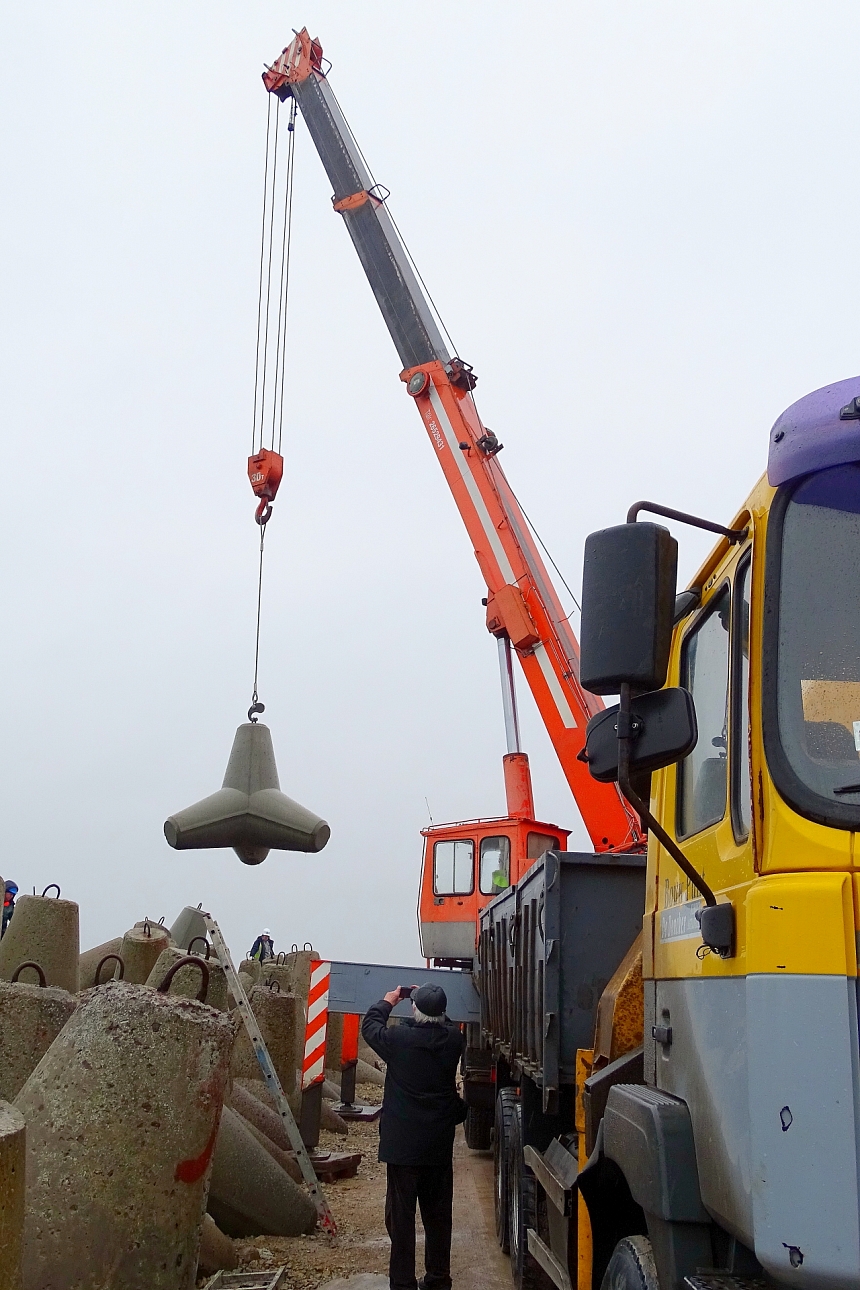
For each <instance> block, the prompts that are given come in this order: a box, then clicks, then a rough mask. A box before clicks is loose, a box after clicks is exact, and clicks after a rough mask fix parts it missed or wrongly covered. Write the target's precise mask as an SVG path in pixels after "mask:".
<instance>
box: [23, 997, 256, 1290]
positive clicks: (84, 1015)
mask: <svg viewBox="0 0 860 1290" xmlns="http://www.w3.org/2000/svg"><path fill="white" fill-rule="evenodd" d="M235 1033H236V1023H235V1022H234V1021H233V1019H232V1018H231V1017H229V1016H228V1015H227V1014H225V1013H221V1012H216V1011H215V1010H214V1009H212V1008H208V1007H206V1006H205V1005H204V1004H200V1003H196V1002H194V1001H193V1000H190V999H183V998H176V997H174V996H171V995H165V994H159V993H157V992H156V991H154V990H147V989H146V988H145V987H144V986H138V985H128V984H126V982H124V981H109V982H108V983H107V984H106V985H103V986H99V987H98V988H96V989H93V990H90V991H89V992H88V993H87V994H86V995H84V996H83V997H82V998H81V1000H80V1002H79V1004H78V1007H77V1009H76V1010H75V1012H74V1013H73V1015H72V1017H71V1018H70V1020H69V1022H68V1024H67V1025H66V1027H65V1029H64V1030H63V1031H62V1032H61V1034H60V1035H59V1036H58V1037H57V1039H55V1041H54V1043H53V1044H52V1045H51V1047H50V1048H49V1050H48V1052H47V1053H46V1054H45V1056H44V1057H43V1059H42V1061H41V1062H40V1063H39V1065H38V1067H37V1068H36V1070H35V1071H34V1072H33V1074H32V1075H31V1076H30V1078H29V1079H28V1081H27V1083H26V1084H25V1085H24V1087H23V1089H22V1090H21V1092H20V1093H19V1094H18V1097H17V1098H16V1099H15V1105H16V1106H17V1108H18V1110H19V1111H21V1113H22V1114H23V1116H24V1119H25V1120H26V1122H27V1212H26V1219H25V1224H24V1259H23V1263H24V1290H45V1287H48V1286H50V1287H51V1290H93V1288H94V1287H98V1288H99V1290H191V1287H193V1285H194V1278H195V1272H196V1268H197V1250H198V1244H199V1240H200V1227H201V1222H202V1217H203V1211H204V1209H205V1202H206V1188H207V1183H208V1179H209V1172H210V1166H211V1159H212V1152H213V1149H214V1146H215V1139H216V1135H217V1132H218V1125H219V1121H220V1116H221V1108H222V1104H223V1099H224V1093H225V1087H226V1083H227V1077H228V1066H229V1060H230V1050H231V1048H232V1046H233V1039H234V1036H235Z"/></svg>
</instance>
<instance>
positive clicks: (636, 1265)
mask: <svg viewBox="0 0 860 1290" xmlns="http://www.w3.org/2000/svg"><path fill="white" fill-rule="evenodd" d="M600 1290H660V1282H659V1281H658V1280H657V1269H656V1267H655V1266H654V1253H653V1251H652V1249H651V1242H650V1241H649V1240H648V1237H647V1236H625V1238H624V1240H623V1241H619V1242H618V1244H617V1245H616V1247H615V1249H614V1250H613V1252H612V1258H611V1259H610V1260H609V1264H608V1266H607V1269H606V1271H605V1272H604V1274H603V1280H602V1281H601V1283H600Z"/></svg>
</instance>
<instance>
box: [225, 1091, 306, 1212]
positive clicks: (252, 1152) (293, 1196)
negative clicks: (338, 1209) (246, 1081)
mask: <svg viewBox="0 0 860 1290" xmlns="http://www.w3.org/2000/svg"><path fill="white" fill-rule="evenodd" d="M209 1213H210V1214H211V1215H212V1217H213V1218H214V1219H215V1222H216V1223H217V1224H218V1226H219V1227H220V1228H221V1231H222V1232H226V1233H227V1235H228V1236H300V1235H301V1234H302V1233H303V1232H310V1231H312V1230H313V1228H314V1226H315V1224H316V1210H315V1208H314V1205H313V1202H312V1201H311V1199H310V1197H309V1196H308V1195H307V1193H306V1192H304V1191H302V1189H301V1187H299V1186H298V1184H297V1183H294V1182H293V1180H292V1178H290V1177H289V1176H288V1174H287V1173H286V1172H285V1171H284V1170H283V1169H282V1168H281V1166H280V1165H279V1164H276V1162H275V1161H274V1160H273V1158H272V1156H271V1155H270V1154H269V1152H268V1151H266V1149H265V1148H264V1147H263V1146H261V1144H260V1143H259V1142H258V1141H257V1140H256V1138H255V1137H254V1136H253V1134H252V1133H251V1131H250V1129H249V1128H248V1126H247V1125H246V1124H245V1123H244V1121H243V1120H242V1117H241V1116H239V1115H237V1114H236V1112H235V1111H232V1110H231V1109H230V1107H229V1106H225V1107H224V1114H223V1116H222V1119H221V1127H220V1129H219V1130H218V1142H217V1145H216V1148H215V1161H214V1165H213V1168H212V1182H211V1186H210V1188H209Z"/></svg>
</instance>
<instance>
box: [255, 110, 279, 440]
mask: <svg viewBox="0 0 860 1290" xmlns="http://www.w3.org/2000/svg"><path fill="white" fill-rule="evenodd" d="M280 119H281V113H280V103H278V107H277V108H276V110H275V141H274V146H273V149H272V196H271V200H270V202H269V210H270V217H269V239H268V241H269V257H268V270H267V274H266V309H265V324H264V327H263V374H262V380H261V382H260V447H261V448H262V446H263V424H264V420H265V407H266V375H267V372H268V363H269V314H270V313H271V296H272V245H273V242H274V234H275V228H274V225H275V184H276V181H277V177H278V125H279V122H280ZM261 294H262V293H261Z"/></svg>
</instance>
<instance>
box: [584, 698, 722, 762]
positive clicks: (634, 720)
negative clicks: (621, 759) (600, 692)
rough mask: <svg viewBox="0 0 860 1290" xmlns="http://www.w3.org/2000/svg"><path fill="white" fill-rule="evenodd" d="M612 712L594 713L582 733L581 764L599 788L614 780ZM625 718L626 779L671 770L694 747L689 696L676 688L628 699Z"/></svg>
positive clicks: (615, 738)
mask: <svg viewBox="0 0 860 1290" xmlns="http://www.w3.org/2000/svg"><path fill="white" fill-rule="evenodd" d="M618 712H619V705H618V704H615V706H614V707H612V708H607V709H606V710H605V711H604V712H598V714H597V716H595V717H592V718H591V720H590V721H589V723H588V728H587V730H586V735H585V758H584V760H585V761H586V762H587V763H588V769H589V771H590V773H591V774H592V776H593V777H594V778H595V779H596V780H599V781H600V783H601V784H611V783H614V782H615V781H616V780H617V779H618ZM630 718H631V721H630V725H631V734H632V738H631V744H630V774H631V775H639V774H646V773H648V772H650V771H652V770H660V769H662V767H663V766H671V765H673V764H674V763H675V762H677V761H680V760H681V759H682V758H683V757H686V756H687V754H688V753H690V752H692V751H693V749H694V748H695V746H696V740H697V738H698V735H699V732H698V728H697V726H696V709H695V706H694V704H693V696H692V695H691V694H690V692H689V690H684V689H683V688H682V687H681V686H678V687H676V688H675V689H671V690H653V691H652V692H651V693H650V694H640V695H638V696H637V697H636V698H632V699H631V700H630Z"/></svg>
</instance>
